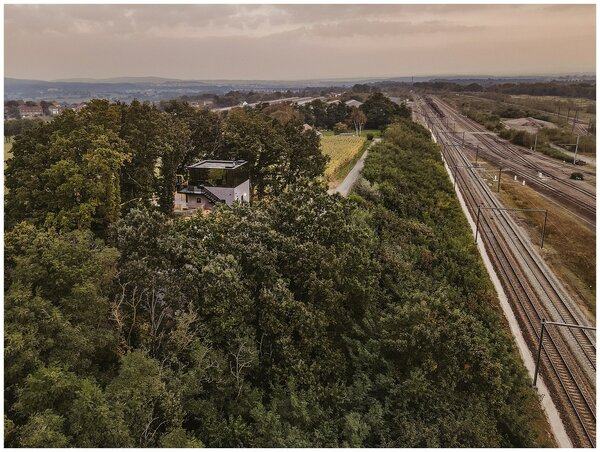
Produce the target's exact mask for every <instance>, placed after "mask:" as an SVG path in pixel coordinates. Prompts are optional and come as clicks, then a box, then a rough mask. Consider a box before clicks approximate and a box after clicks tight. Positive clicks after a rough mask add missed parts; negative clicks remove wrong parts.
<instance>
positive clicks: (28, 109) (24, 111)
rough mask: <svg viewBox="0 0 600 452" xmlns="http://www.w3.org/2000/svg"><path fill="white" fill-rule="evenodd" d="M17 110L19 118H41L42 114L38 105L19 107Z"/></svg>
mask: <svg viewBox="0 0 600 452" xmlns="http://www.w3.org/2000/svg"><path fill="white" fill-rule="evenodd" d="M17 108H18V109H19V115H21V118H35V117H36V116H43V114H44V111H43V110H42V107H40V106H39V105H35V106H29V105H19V106H18V107H17Z"/></svg>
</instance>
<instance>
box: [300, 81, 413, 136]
mask: <svg viewBox="0 0 600 452" xmlns="http://www.w3.org/2000/svg"><path fill="white" fill-rule="evenodd" d="M356 86H360V85H356ZM361 89H362V88H361ZM299 111H300V112H301V113H302V114H303V115H304V120H305V121H306V122H307V123H308V124H310V125H312V126H314V127H318V128H322V129H333V128H334V126H335V125H336V124H340V123H341V124H346V125H347V126H348V127H350V128H353V129H358V127H357V124H356V116H357V109H356V107H354V108H351V107H349V106H347V105H346V104H345V103H344V102H332V103H325V102H323V101H322V100H320V99H316V100H314V101H312V102H309V103H307V104H304V105H302V106H300V107H299ZM358 111H359V112H361V113H362V114H363V115H365V117H366V121H365V122H364V123H363V126H364V127H366V128H368V129H381V130H383V129H384V128H385V127H386V126H387V125H389V124H391V123H392V122H394V121H395V120H397V119H400V118H409V117H410V109H409V108H408V107H407V106H406V105H404V104H402V105H398V104H396V103H394V102H392V101H391V100H390V99H389V98H388V97H387V96H385V95H384V94H382V93H381V92H378V91H377V92H374V93H372V94H370V95H369V96H368V97H367V99H366V100H365V102H364V103H363V104H362V105H361V106H360V107H359V108H358ZM361 122H362V121H361ZM361 128H362V127H361Z"/></svg>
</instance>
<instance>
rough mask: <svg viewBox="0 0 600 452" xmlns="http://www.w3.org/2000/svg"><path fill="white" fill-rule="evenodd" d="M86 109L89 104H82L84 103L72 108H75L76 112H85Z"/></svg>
mask: <svg viewBox="0 0 600 452" xmlns="http://www.w3.org/2000/svg"><path fill="white" fill-rule="evenodd" d="M85 107H87V104H86V103H85V102H82V103H80V104H76V105H73V107H72V108H73V110H75V111H81V110H83V109H84V108H85Z"/></svg>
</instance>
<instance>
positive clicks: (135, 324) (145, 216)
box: [4, 101, 548, 447]
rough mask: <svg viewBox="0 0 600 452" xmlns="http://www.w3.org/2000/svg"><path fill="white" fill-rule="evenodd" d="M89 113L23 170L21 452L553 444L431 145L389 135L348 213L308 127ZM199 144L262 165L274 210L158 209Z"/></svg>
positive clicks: (16, 344) (243, 118) (419, 133)
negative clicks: (28, 451)
mask: <svg viewBox="0 0 600 452" xmlns="http://www.w3.org/2000/svg"><path fill="white" fill-rule="evenodd" d="M89 108H90V109H89V110H88V111H87V112H85V113H81V114H75V113H66V114H64V115H63V116H61V117H59V118H57V119H56V120H55V121H53V122H52V123H50V124H47V125H42V126H40V127H38V128H35V129H32V130H29V131H27V132H25V133H23V134H22V135H21V136H19V137H18V138H17V139H16V141H15V145H14V148H13V149H14V157H13V160H11V161H9V164H8V169H7V187H8V195H7V207H6V215H7V222H6V224H7V230H6V234H5V275H4V278H5V286H4V287H5V294H4V296H5V313H4V314H5V438H6V443H5V444H6V446H9V447H41V446H45V447H133V446H135V447H199V446H208V447H240V446H244V447H258V446H260V447H292V446H293V447H346V446H351V447H381V446H386V447H438V446H445V447H477V446H481V447H503V446H504V447H506V446H520V447H532V446H539V445H547V444H548V443H547V438H546V436H544V435H543V434H542V433H540V432H538V431H537V430H536V428H535V425H536V423H538V424H539V423H543V421H541V416H542V414H541V411H540V407H539V404H538V400H537V398H536V395H535V393H534V392H533V391H532V389H531V388H530V386H529V384H528V379H527V375H526V372H525V370H524V368H523V365H522V363H521V361H520V359H519V356H518V354H517V352H516V351H515V348H514V345H513V343H512V340H511V337H510V335H509V333H508V331H507V329H506V327H505V325H504V323H503V319H502V314H501V312H500V310H499V307H498V305H497V300H496V297H495V294H494V292H493V289H492V286H491V284H490V282H489V280H488V277H487V274H486V273H485V270H484V267H483V266H482V264H481V261H480V259H479V256H478V253H477V250H476V248H475V246H474V245H473V244H472V240H471V239H470V238H469V233H468V229H467V228H468V226H467V224H466V220H465V219H464V217H463V215H462V213H461V211H460V209H459V206H458V203H457V200H456V198H455V197H454V193H453V191H452V187H451V185H450V183H449V181H448V178H447V175H446V174H445V172H444V169H443V166H442V163H441V161H440V157H439V150H438V148H437V146H436V145H435V144H433V143H432V141H431V140H430V138H429V134H428V132H427V131H426V130H425V129H423V128H422V127H420V126H417V125H416V124H414V123H412V122H410V121H409V120H406V119H404V120H399V121H398V122H396V123H394V124H393V125H391V126H390V127H388V128H387V130H386V132H385V138H384V142H383V144H378V145H376V146H374V147H373V148H372V150H371V151H370V154H369V157H368V159H367V161H366V165H365V168H364V172H363V175H364V178H363V179H362V180H361V181H360V182H359V184H358V185H357V187H356V190H355V193H354V194H353V195H352V196H351V197H350V198H349V199H346V198H343V197H341V196H339V195H333V196H332V195H328V194H327V192H326V187H325V186H324V184H323V182H321V180H320V179H319V176H320V175H322V173H323V169H324V162H325V160H324V158H323V157H322V156H321V154H320V153H319V154H317V153H315V152H313V146H314V145H315V136H314V134H312V133H308V134H305V132H303V131H302V130H301V129H302V127H300V126H298V123H297V122H295V121H294V120H292V121H291V122H286V123H284V122H281V121H279V120H277V119H274V118H272V117H270V116H268V115H265V114H264V113H261V112H256V111H246V110H240V111H238V112H235V113H234V114H232V115H231V116H229V117H227V118H226V119H224V120H223V119H222V118H218V117H214V116H212V114H211V113H209V112H201V113H195V112H193V111H191V110H189V109H188V106H186V105H185V104H178V103H175V104H173V105H170V106H168V107H167V108H166V111H165V112H164V113H162V112H159V111H158V110H156V109H154V108H153V107H150V106H147V105H144V104H133V105H131V106H123V105H115V104H109V103H107V102H102V101H98V102H93V103H91V105H90V107H89ZM84 111H85V110H84ZM175 113H177V114H175ZM222 121H223V122H222ZM316 143H317V145H318V142H316ZM236 146H239V151H237V152H236V151H235V149H236ZM206 149H212V150H211V151H210V152H211V153H212V152H214V153H217V152H218V153H223V152H233V153H236V154H238V155H239V152H242V151H244V152H248V154H247V155H245V156H244V157H245V158H247V159H248V160H249V161H251V162H254V163H253V164H254V167H253V171H254V177H255V178H256V179H257V185H258V187H257V191H259V192H260V191H261V190H262V193H261V194H263V196H261V197H260V198H259V199H258V200H257V201H255V202H253V203H252V205H250V204H247V203H245V204H234V205H233V206H226V205H220V206H217V207H216V208H215V209H214V211H213V212H212V213H211V214H210V215H201V214H197V215H194V216H193V217H191V218H189V219H181V218H176V217H173V216H172V215H171V214H170V212H169V209H165V208H164V205H161V207H156V206H153V205H152V204H151V203H149V202H147V199H148V197H149V196H151V194H152V193H154V192H158V193H164V194H168V193H169V190H170V187H171V185H169V184H172V176H173V170H175V169H176V168H177V167H178V166H180V165H182V164H183V163H184V162H186V161H189V160H190V159H194V158H197V157H198V156H199V155H200V150H206ZM317 150H318V147H317ZM203 152H204V151H203ZM206 152H208V151H206ZM297 155H300V156H301V158H300V159H297V160H295V161H296V162H300V163H297V165H296V166H293V165H290V164H289V162H290V161H291V156H297ZM158 159H160V160H161V161H162V162H163V164H164V163H165V161H166V160H168V159H171V160H170V162H171V163H169V165H170V166H169V168H170V169H169V171H167V170H166V169H164V168H165V167H166V166H165V167H163V169H161V170H160V171H158V172H157V171H155V166H154V164H155V162H156V161H157V160H158ZM252 159H254V160H252ZM265 162H266V163H265ZM260 184H262V185H260ZM260 187H262V188H260ZM161 190H162V191H161ZM73 193H76V194H77V197H75V198H73ZM33 195H35V198H34V196H33ZM165 196H166V195H165Z"/></svg>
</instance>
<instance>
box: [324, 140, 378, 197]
mask: <svg viewBox="0 0 600 452" xmlns="http://www.w3.org/2000/svg"><path fill="white" fill-rule="evenodd" d="M366 142H367V138H366V135H365V136H361V137H353V136H339V135H338V136H322V137H321V150H322V151H323V153H324V154H325V155H328V156H329V158H330V161H329V164H328V165H327V169H326V170H325V176H326V177H327V180H328V181H329V187H330V188H333V187H335V186H336V185H337V184H339V183H340V182H341V181H342V180H344V177H345V176H346V174H348V172H349V171H350V169H352V164H353V163H354V162H356V160H358V159H359V158H360V155H361V154H362V150H363V149H364V147H365V144H366Z"/></svg>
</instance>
